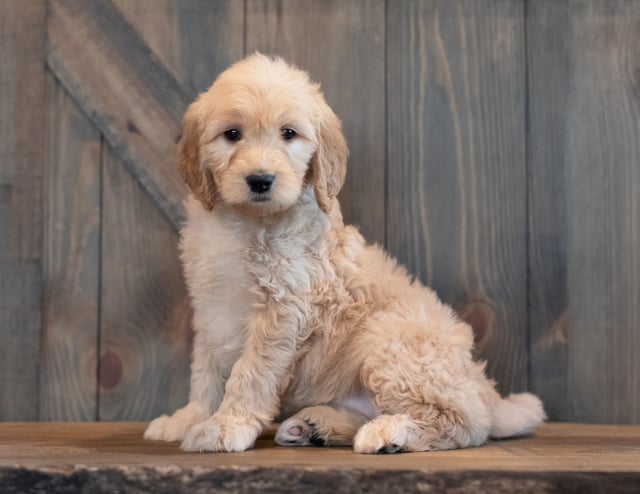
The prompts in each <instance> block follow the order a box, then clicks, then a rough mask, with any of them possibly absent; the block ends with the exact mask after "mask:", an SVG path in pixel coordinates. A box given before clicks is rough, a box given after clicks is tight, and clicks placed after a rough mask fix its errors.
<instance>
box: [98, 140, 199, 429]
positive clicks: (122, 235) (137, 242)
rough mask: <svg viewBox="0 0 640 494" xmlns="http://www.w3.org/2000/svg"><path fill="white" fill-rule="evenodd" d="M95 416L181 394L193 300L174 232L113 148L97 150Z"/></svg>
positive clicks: (161, 406) (145, 408)
mask: <svg viewBox="0 0 640 494" xmlns="http://www.w3.org/2000/svg"><path fill="white" fill-rule="evenodd" d="M103 163H104V169H103V170H104V173H103V187H104V189H103V209H102V218H103V220H102V221H103V222H102V231H103V234H102V277H101V282H102V289H101V300H102V311H101V324H100V326H101V331H100V363H99V373H98V375H99V383H98V385H99V396H100V397H99V407H100V410H99V418H100V420H123V419H130V418H133V417H135V418H136V419H150V418H154V417H155V416H157V415H159V414H160V413H168V412H173V411H175V410H176V409H177V408H179V407H180V406H182V405H184V404H185V403H186V401H187V393H188V389H189V388H188V383H189V355H190V350H191V335H192V333H191V308H190V304H189V298H188V296H187V292H186V288H185V286H184V283H183V281H182V274H181V266H180V262H179V260H178V251H177V243H178V238H177V234H176V233H175V231H174V230H173V228H172V227H171V224H170V223H169V222H168V221H167V220H166V218H165V217H164V216H163V215H162V214H161V212H160V211H159V210H158V209H157V206H156V204H155V203H153V202H152V201H151V199H150V198H149V197H148V196H147V195H146V194H143V193H141V190H140V188H139V185H138V184H137V183H136V182H135V181H134V179H133V178H132V177H131V176H130V174H129V173H128V172H127V170H126V169H125V167H124V166H123V164H122V162H121V161H120V160H118V159H117V158H116V157H115V156H114V153H113V151H112V150H111V149H109V148H105V150H104V154H103Z"/></svg>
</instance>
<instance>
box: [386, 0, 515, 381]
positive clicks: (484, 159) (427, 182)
mask: <svg viewBox="0 0 640 494" xmlns="http://www.w3.org/2000/svg"><path fill="white" fill-rule="evenodd" d="M387 33H388V36H387V105H388V117H387V118H388V124H387V127H388V153H387V162H388V164H387V166H388V172H387V180H388V182H387V187H388V200H387V205H388V207H387V211H388V212H387V232H388V234H387V238H388V244H389V247H390V249H391V251H392V252H393V253H394V254H395V255H397V256H398V257H399V259H400V260H401V261H403V262H405V263H407V265H408V266H409V268H410V270H411V271H413V272H415V273H417V274H418V275H419V277H420V278H421V279H422V280H423V281H425V282H427V283H428V284H429V285H431V286H432V287H433V288H435V290H436V291H437V292H438V293H439V294H440V295H441V296H442V297H443V298H444V300H446V301H447V302H449V303H451V304H453V305H454V306H455V307H457V308H458V309H459V310H460V312H461V313H462V315H463V317H464V318H465V319H466V320H467V321H469V322H470V323H471V324H472V326H473V327H474V330H476V339H477V353H478V354H479V356H481V357H483V358H487V359H488V361H489V365H488V370H489V374H491V375H492V376H494V377H496V378H497V380H498V383H499V388H500V389H501V390H502V391H507V390H516V389H522V388H525V387H526V385H527V291H526V290H527V273H526V240H525V235H526V173H525V125H524V122H525V120H524V116H525V115H524V108H525V105H524V85H523V81H524V77H525V64H524V10H523V4H522V2H514V1H474V2H466V1H444V0H443V1H431V2H421V1H402V2H393V8H389V9H388V11H387ZM391 33H393V35H391Z"/></svg>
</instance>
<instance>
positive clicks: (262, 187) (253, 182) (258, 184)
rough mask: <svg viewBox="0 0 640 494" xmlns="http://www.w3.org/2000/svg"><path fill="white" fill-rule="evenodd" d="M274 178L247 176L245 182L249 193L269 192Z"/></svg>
mask: <svg viewBox="0 0 640 494" xmlns="http://www.w3.org/2000/svg"><path fill="white" fill-rule="evenodd" d="M275 179H276V177H275V176H274V175H249V176H248V177H247V178H246V179H245V180H246V181H247V185H248V186H249V188H250V189H251V192H258V193H261V192H269V190H271V185H273V182H274V180H275Z"/></svg>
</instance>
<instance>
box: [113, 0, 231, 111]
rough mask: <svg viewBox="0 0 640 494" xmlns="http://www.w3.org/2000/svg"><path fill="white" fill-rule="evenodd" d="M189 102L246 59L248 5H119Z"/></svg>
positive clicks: (128, 1)
mask: <svg viewBox="0 0 640 494" xmlns="http://www.w3.org/2000/svg"><path fill="white" fill-rule="evenodd" d="M114 3H115V5H116V6H117V7H118V8H119V9H120V11H121V12H122V15H123V16H124V17H125V18H126V20H127V21H128V22H129V23H130V24H131V25H132V26H133V27H134V28H135V29H136V30H137V31H138V33H140V35H141V36H142V38H143V39H144V41H145V42H146V43H147V44H148V46H149V48H150V49H151V50H152V52H153V54H154V55H155V56H156V57H158V59H159V60H160V61H161V62H162V63H163V64H164V66H165V67H166V68H167V69H168V70H169V71H170V72H171V74H172V75H173V76H174V77H175V79H176V80H177V81H178V82H179V83H180V84H181V85H182V87H183V88H184V91H185V92H186V94H187V95H188V97H189V98H190V99H195V97H196V96H197V94H198V93H199V92H201V91H204V90H206V89H207V88H208V87H209V86H210V85H211V83H212V82H213V81H214V79H215V78H216V77H217V76H218V74H219V73H220V72H222V71H223V70H224V69H226V68H227V67H228V66H229V65H231V63H233V62H234V61H236V60H238V59H239V58H241V57H242V55H243V26H244V5H243V2H237V1H233V0H183V1H180V2H175V1H173V0H160V1H155V2H154V3H153V8H149V4H148V3H145V2H140V1H139V0H115V1H114Z"/></svg>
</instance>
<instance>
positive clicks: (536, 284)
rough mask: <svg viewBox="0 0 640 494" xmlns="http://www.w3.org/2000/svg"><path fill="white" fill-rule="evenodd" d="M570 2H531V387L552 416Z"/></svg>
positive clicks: (562, 330) (564, 336)
mask: <svg viewBox="0 0 640 494" xmlns="http://www.w3.org/2000/svg"><path fill="white" fill-rule="evenodd" d="M569 14H570V7H569V3H568V2H557V1H554V0H542V1H540V0H538V1H535V2H528V3H527V63H528V70H527V76H528V78H527V85H528V108H529V126H528V133H527V163H528V198H529V276H530V281H529V324H530V331H531V340H530V348H529V354H530V358H531V377H530V383H531V389H532V390H533V391H534V392H536V393H537V394H539V396H540V397H541V398H542V400H543V401H544V403H545V409H546V412H547V415H549V417H550V419H551V420H570V419H571V412H570V410H569V396H570V395H569V391H570V390H569V383H568V358H569V352H570V351H571V349H570V348H569V329H570V324H572V321H571V320H570V319H571V318H570V315H569V295H570V294H569V292H568V287H567V234H566V229H567V195H566V194H567V180H566V178H565V177H566V172H567V170H566V167H567V163H566V156H567V128H566V124H567V119H566V114H567V113H566V112H567V102H568V97H569V90H570V88H569V70H570V65H571V55H570V53H569V51H568V42H569V27H570V25H569V22H570V17H569Z"/></svg>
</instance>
